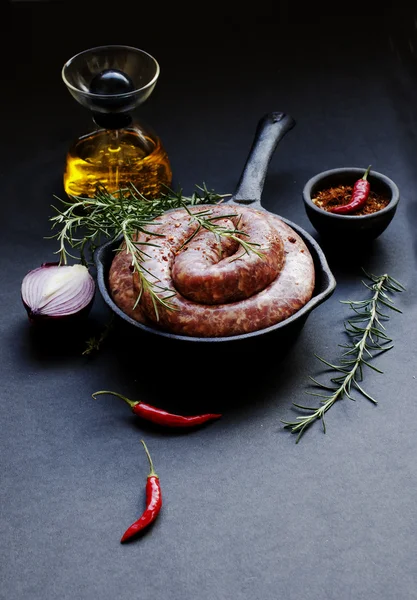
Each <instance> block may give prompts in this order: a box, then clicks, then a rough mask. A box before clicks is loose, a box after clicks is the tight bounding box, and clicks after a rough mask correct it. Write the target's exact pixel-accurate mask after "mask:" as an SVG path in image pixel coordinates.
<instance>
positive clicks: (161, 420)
mask: <svg viewBox="0 0 417 600" xmlns="http://www.w3.org/2000/svg"><path fill="white" fill-rule="evenodd" d="M99 394H112V395H113V396H117V397H118V398H121V399H122V400H124V401H125V402H127V404H129V406H130V407H131V409H132V411H133V412H134V413H135V415H137V416H138V417H141V418H142V419H146V420H147V421H151V422H152V423H156V424H157V425H164V426H168V427H195V426H196V425H202V424H203V423H206V422H207V421H212V420H213V419H219V418H220V417H221V416H222V415H221V414H214V413H206V414H202V415H192V416H183V415H175V414H173V413H169V412H167V411H166V410H162V409H160V408H157V407H156V406H151V405H150V404H145V402H140V401H136V402H134V401H133V400H130V399H129V398H126V396H122V394H118V393H117V392H109V391H107V390H102V391H100V392H95V393H94V394H93V398H95V397H96V396H98V395H99Z"/></svg>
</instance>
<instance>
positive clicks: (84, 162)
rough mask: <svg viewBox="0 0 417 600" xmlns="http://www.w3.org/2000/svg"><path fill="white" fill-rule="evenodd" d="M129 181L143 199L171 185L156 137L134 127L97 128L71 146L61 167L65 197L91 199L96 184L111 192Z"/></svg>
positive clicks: (165, 157) (167, 164)
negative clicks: (63, 167)
mask: <svg viewBox="0 0 417 600" xmlns="http://www.w3.org/2000/svg"><path fill="white" fill-rule="evenodd" d="M130 183H133V185H134V186H135V187H136V189H137V190H138V191H139V192H140V193H141V194H143V195H144V196H145V197H146V198H156V197H158V196H160V195H161V193H164V192H166V191H167V187H170V186H171V183H172V170H171V165H170V161H169V158H168V155H167V153H166V151H165V149H164V147H163V145H162V143H161V140H160V139H159V137H158V136H156V135H154V134H152V135H151V134H149V133H143V132H142V131H141V129H140V128H135V127H129V128H124V129H115V130H105V129H100V130H98V131H95V132H93V133H90V134H87V135H85V136H82V137H80V138H78V140H76V141H75V142H74V144H73V145H72V146H71V147H70V149H69V151H68V154H67V158H66V164H65V170H64V189H65V192H66V193H67V194H68V196H83V197H88V198H92V197H93V196H94V194H95V192H96V190H97V187H98V186H104V187H105V188H106V189H107V191H109V192H111V193H112V192H115V191H117V190H119V189H121V188H123V187H127V186H128V185H129V184H130Z"/></svg>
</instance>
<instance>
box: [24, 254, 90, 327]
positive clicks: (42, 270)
mask: <svg viewBox="0 0 417 600" xmlns="http://www.w3.org/2000/svg"><path fill="white" fill-rule="evenodd" d="M95 287H96V286H95V283H94V279H93V278H92V276H91V274H90V273H89V271H88V269H87V267H85V266H83V265H79V264H76V265H72V266H70V265H58V264H57V263H44V264H43V265H41V266H40V267H38V268H37V269H34V270H33V271H29V273H28V274H27V275H26V276H25V277H24V279H23V281H22V286H21V296H22V302H23V305H24V307H25V308H26V311H27V313H28V316H29V319H30V320H31V321H36V320H50V319H67V318H70V317H75V316H80V315H81V314H88V312H89V310H90V308H91V305H92V303H93V299H94V295H95Z"/></svg>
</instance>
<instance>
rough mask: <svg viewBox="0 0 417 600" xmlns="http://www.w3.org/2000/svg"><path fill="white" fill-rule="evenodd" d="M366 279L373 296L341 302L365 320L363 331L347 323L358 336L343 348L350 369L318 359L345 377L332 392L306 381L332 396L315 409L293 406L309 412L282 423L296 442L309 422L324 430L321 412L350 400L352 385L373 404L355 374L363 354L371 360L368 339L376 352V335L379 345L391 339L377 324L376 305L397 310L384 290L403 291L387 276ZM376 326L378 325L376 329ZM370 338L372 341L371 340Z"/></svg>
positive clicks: (380, 346)
mask: <svg viewBox="0 0 417 600" xmlns="http://www.w3.org/2000/svg"><path fill="white" fill-rule="evenodd" d="M369 277H370V279H371V280H372V282H373V285H372V286H368V285H366V284H365V283H364V282H363V283H364V285H365V287H367V288H369V289H372V290H373V292H374V293H373V295H372V297H371V298H370V299H369V300H366V301H360V302H354V301H348V302H345V304H349V305H350V307H351V308H352V309H353V310H354V311H355V313H356V314H357V315H359V318H360V320H365V319H366V321H367V324H366V326H365V327H364V328H363V329H362V328H359V327H357V326H355V325H353V323H352V322H350V325H351V329H350V330H347V331H348V333H350V334H351V335H352V336H353V337H355V338H357V337H358V336H359V334H361V337H360V339H359V341H357V342H356V343H355V344H353V345H351V346H347V347H348V348H350V351H349V352H347V353H345V354H352V353H353V352H355V353H356V358H355V359H354V360H352V361H350V364H352V368H351V369H350V370H349V371H347V370H346V366H347V365H346V361H345V364H344V365H342V366H336V365H332V364H331V363H329V362H327V361H325V360H323V359H320V360H322V362H324V363H325V364H327V365H328V366H330V367H331V368H333V369H335V370H337V371H339V372H342V373H346V375H345V377H343V378H342V377H339V378H337V379H333V380H332V381H333V383H336V382H337V383H338V384H339V385H338V387H337V388H336V389H335V388H329V387H328V386H325V385H323V384H321V383H320V382H318V381H316V380H315V379H313V378H310V379H312V380H313V381H314V383H315V384H316V385H318V386H320V387H322V388H325V389H332V391H333V393H332V394H331V395H330V396H328V397H326V396H324V398H325V400H322V401H321V406H319V407H317V408H309V407H306V406H300V405H298V404H295V403H294V405H295V406H296V407H297V408H301V409H304V410H308V411H309V412H310V414H309V415H305V416H300V417H297V420H296V421H282V422H283V423H284V425H285V427H287V428H289V429H290V430H291V432H292V433H298V437H297V442H298V441H299V440H300V438H301V436H302V434H303V433H304V431H305V430H306V429H307V428H308V427H309V426H310V425H312V423H313V422H315V421H316V420H317V419H321V420H322V423H323V429H324V431H325V430H326V428H325V423H324V415H325V413H326V412H327V411H328V410H329V409H330V408H331V407H332V406H333V404H334V403H335V402H336V400H338V399H340V398H342V397H343V395H344V394H346V396H348V397H349V398H351V399H353V398H352V397H351V395H350V391H351V387H352V385H354V386H355V387H356V388H357V390H359V391H360V392H361V393H362V394H363V395H364V396H365V397H366V398H368V399H369V400H371V401H372V402H373V403H374V404H376V403H377V402H376V400H374V398H372V397H371V396H370V395H369V394H367V393H366V392H365V391H364V390H363V389H362V387H361V386H360V385H359V381H360V379H359V378H357V377H356V375H357V372H358V370H359V373H360V375H361V376H362V371H361V369H362V365H368V362H367V361H366V360H365V358H364V355H365V353H367V354H368V356H370V357H371V358H372V354H371V352H370V350H369V346H368V344H367V342H368V340H370V341H371V342H372V346H371V347H373V348H377V349H378V348H379V349H384V348H383V347H382V345H381V343H378V338H379V336H380V337H381V339H382V340H383V342H382V343H385V342H388V341H391V340H389V338H387V336H386V335H385V333H384V332H383V331H382V330H383V329H385V328H384V327H383V325H382V324H381V323H380V321H379V319H378V314H379V315H381V313H378V307H379V302H381V303H384V304H385V305H386V306H388V307H390V308H392V309H393V310H397V311H398V309H396V308H394V307H393V306H390V305H389V303H388V302H387V301H386V298H387V296H386V293H385V292H386V291H391V292H394V291H397V292H399V291H403V290H404V288H403V286H401V284H398V283H397V282H395V280H393V279H392V278H391V277H390V276H389V275H387V274H385V275H381V276H380V277H375V276H369ZM393 283H397V286H395V285H393ZM358 306H360V307H361V308H362V311H363V312H362V313H360V311H359V310H358ZM399 312H401V311H399ZM385 316H386V315H385ZM386 317H387V316H386ZM378 326H379V329H378ZM374 337H375V338H376V339H373V338H374ZM345 347H346V346H345ZM391 347H392V346H390V348H391ZM385 349H388V348H386V347H385ZM318 358H319V357H318ZM342 363H343V361H342ZM348 364H349V363H348ZM377 370H378V369H377ZM314 395H319V396H320V395H321V394H314Z"/></svg>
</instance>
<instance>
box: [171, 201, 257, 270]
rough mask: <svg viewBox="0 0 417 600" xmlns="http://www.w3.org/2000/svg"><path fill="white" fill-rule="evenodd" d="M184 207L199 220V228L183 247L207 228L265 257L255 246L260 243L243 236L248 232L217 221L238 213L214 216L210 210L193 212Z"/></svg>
mask: <svg viewBox="0 0 417 600" xmlns="http://www.w3.org/2000/svg"><path fill="white" fill-rule="evenodd" d="M184 208H185V210H186V211H187V212H188V214H189V215H190V216H192V218H193V220H194V221H196V222H197V228H196V229H195V231H194V232H193V234H192V235H191V236H190V237H189V238H188V239H187V240H186V241H185V242H184V244H183V245H182V247H184V246H186V245H187V244H189V243H190V241H191V240H192V239H193V238H194V237H195V236H196V235H197V233H199V231H201V228H203V229H206V230H207V231H210V232H211V233H213V234H214V235H215V236H216V237H217V238H220V237H227V238H230V239H232V240H234V241H235V242H238V243H239V244H240V245H241V246H242V248H243V250H244V252H245V253H246V254H249V252H254V253H255V254H257V255H258V256H260V257H261V258H262V257H263V254H262V253H261V252H259V251H258V250H256V248H255V246H259V245H260V244H257V243H255V242H247V241H246V240H245V239H244V237H242V236H247V235H248V234H247V233H245V232H244V231H241V230H239V229H236V228H234V229H229V228H228V227H226V226H225V225H218V224H217V223H216V221H218V220H220V219H231V218H232V217H236V216H237V215H236V214H229V215H216V216H214V217H210V215H211V211H210V210H203V211H201V212H198V213H192V212H191V211H190V210H188V208H187V207H186V206H185V207H184ZM207 217H208V218H207ZM238 236H241V237H238ZM238 258H239V256H236V258H235V259H234V260H237V259H238Z"/></svg>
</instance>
